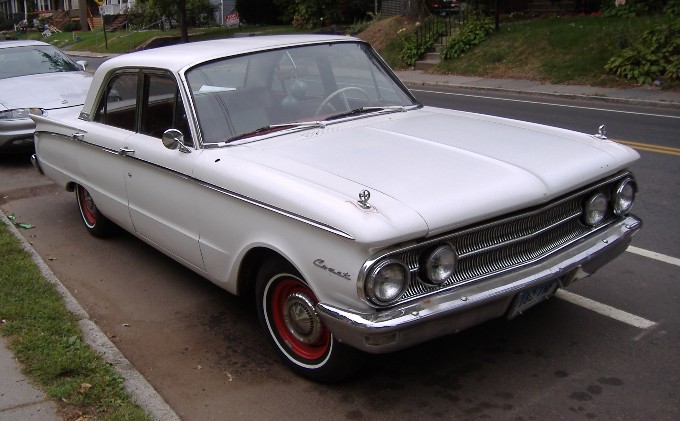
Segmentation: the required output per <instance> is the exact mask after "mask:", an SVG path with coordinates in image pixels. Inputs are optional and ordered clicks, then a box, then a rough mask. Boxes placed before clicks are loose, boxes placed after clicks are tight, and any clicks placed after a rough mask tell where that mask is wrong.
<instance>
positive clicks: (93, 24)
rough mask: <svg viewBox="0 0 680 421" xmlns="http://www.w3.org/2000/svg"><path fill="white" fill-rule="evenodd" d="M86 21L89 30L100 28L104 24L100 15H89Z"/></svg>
mask: <svg viewBox="0 0 680 421" xmlns="http://www.w3.org/2000/svg"><path fill="white" fill-rule="evenodd" d="M87 23H88V24H89V25H90V30H91V31H94V30H95V29H101V28H102V27H103V26H104V24H103V23H102V17H101V16H90V17H88V19H87Z"/></svg>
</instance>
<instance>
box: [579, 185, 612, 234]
mask: <svg viewBox="0 0 680 421" xmlns="http://www.w3.org/2000/svg"><path fill="white" fill-rule="evenodd" d="M608 206H609V201H608V200H607V196H605V195H604V194H602V193H597V194H596V195H595V196H593V197H591V198H590V199H588V201H587V202H586V208H585V211H584V213H583V218H584V221H585V223H586V224H588V225H590V226H591V227H594V226H596V225H598V224H599V223H600V222H602V220H603V219H604V217H605V214H606V213H607V208H608Z"/></svg>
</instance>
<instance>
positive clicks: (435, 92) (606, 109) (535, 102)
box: [409, 89, 680, 119]
mask: <svg viewBox="0 0 680 421" xmlns="http://www.w3.org/2000/svg"><path fill="white" fill-rule="evenodd" d="M409 90H410V91H412V92H427V93H430V94H439V95H453V96H464V97H468V98H481V99H493V100H497V101H510V102H521V103H525V104H536V105H552V106H553V107H563V108H578V109H581V110H591V111H606V112H610V113H620V114H635V115H643V116H648V117H661V118H674V119H680V116H675V115H666V114H651V113H638V112H635V111H623V110H611V109H608V108H595V107H580V106H578V105H567V104H553V103H550V102H540V101H527V100H523V99H511V98H498V97H493V96H484V95H470V94H458V93H454V92H441V91H429V90H425V89H409Z"/></svg>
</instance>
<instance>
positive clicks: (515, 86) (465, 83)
mask: <svg viewBox="0 0 680 421" xmlns="http://www.w3.org/2000/svg"><path fill="white" fill-rule="evenodd" d="M395 73H396V74H397V76H398V77H399V79H401V80H402V82H404V83H405V84H407V85H409V86H410V87H414V86H416V85H420V86H427V87H437V86H441V87H452V88H463V89H470V90H475V91H492V92H493V91H495V92H506V93H518V94H519V93H521V94H529V95H536V96H552V97H562V98H565V99H582V100H589V101H600V102H609V103H624V104H634V105H649V106H657V107H670V108H678V109H680V91H677V90H676V91H670V90H664V89H661V88H659V87H655V86H640V87H635V88H600V87H593V86H582V85H552V84H543V83H541V82H537V81H531V80H521V79H486V78H481V77H475V76H456V75H440V74H430V73H425V72H423V71H422V70H400V71H396V72H395Z"/></svg>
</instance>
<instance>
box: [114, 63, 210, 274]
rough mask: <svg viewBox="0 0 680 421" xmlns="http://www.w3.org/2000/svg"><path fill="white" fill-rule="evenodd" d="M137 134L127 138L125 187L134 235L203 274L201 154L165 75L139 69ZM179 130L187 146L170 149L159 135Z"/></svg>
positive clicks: (176, 92) (176, 93)
mask: <svg viewBox="0 0 680 421" xmlns="http://www.w3.org/2000/svg"><path fill="white" fill-rule="evenodd" d="M137 119H138V120H137V125H138V130H137V133H135V134H133V135H131V136H130V137H128V138H127V139H125V141H124V144H123V147H122V150H123V154H124V155H125V158H126V159H125V163H126V165H125V172H124V178H125V186H126V189H127V198H128V206H129V211H130V218H131V219H132V224H133V226H134V230H135V232H137V233H138V234H139V235H140V236H142V237H144V238H145V239H147V240H148V241H150V242H152V243H154V244H156V245H157V246H159V247H160V248H162V249H164V250H165V251H166V252H169V253H170V254H172V255H173V256H175V257H176V258H179V259H181V260H183V261H184V262H186V263H189V264H190V265H192V266H194V267H195V268H197V269H200V270H203V269H204V264H203V259H202V257H201V252H200V247H199V243H198V240H199V235H198V223H197V221H196V214H197V212H196V207H197V206H198V204H197V203H196V200H195V197H196V189H198V188H199V186H198V184H197V183H196V182H195V181H194V180H193V179H192V172H193V168H194V165H195V163H196V162H197V160H198V157H199V155H200V150H198V149H196V148H194V147H193V142H192V136H191V132H190V130H189V124H188V122H187V118H186V112H185V108H184V103H183V101H182V97H181V93H180V90H179V88H178V85H177V82H176V80H175V78H174V77H173V76H172V75H170V74H169V73H165V72H157V71H141V72H140V74H139V94H138V102H137ZM173 128H174V129H178V130H180V131H181V132H182V133H183V135H184V144H185V145H186V146H187V147H182V148H179V149H169V148H167V147H166V146H164V144H163V142H162V136H163V132H164V131H165V130H167V129H173Z"/></svg>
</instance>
